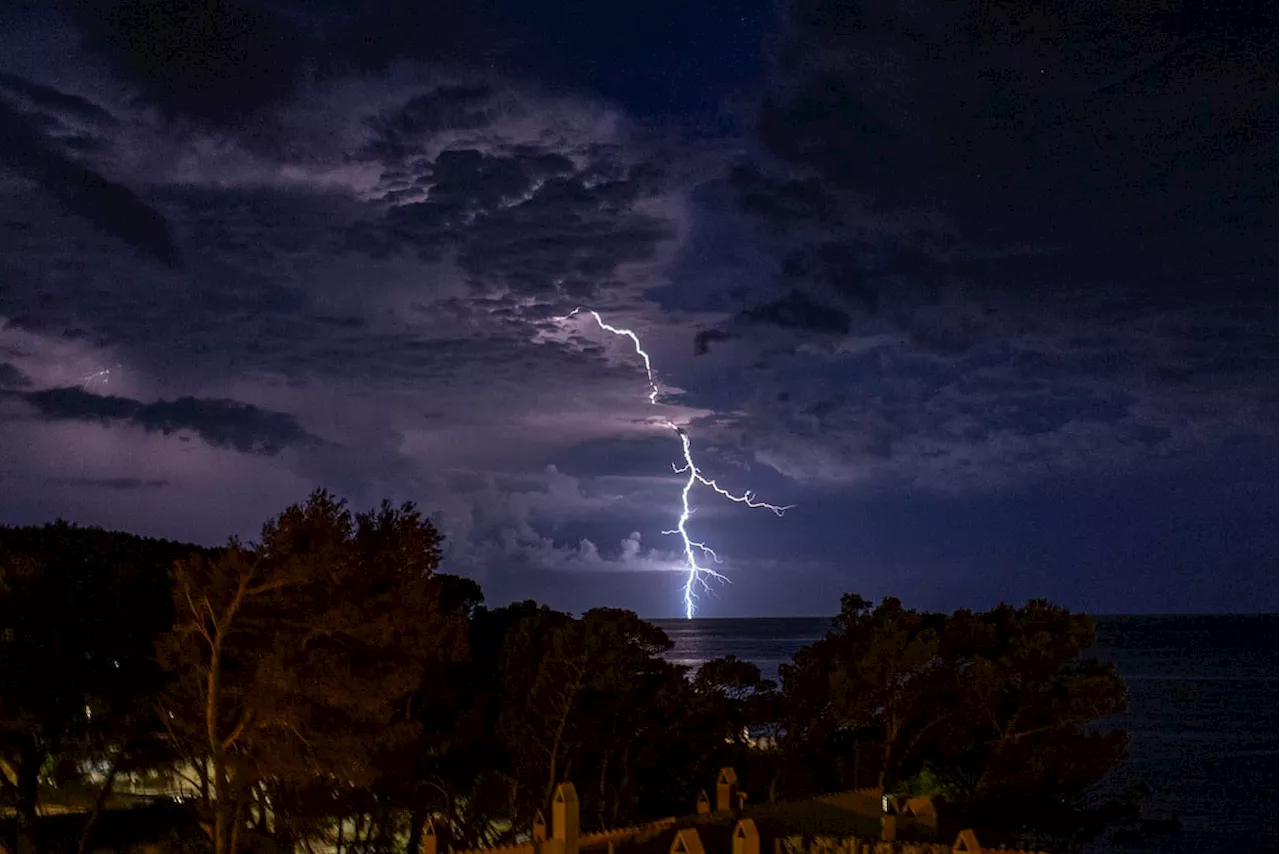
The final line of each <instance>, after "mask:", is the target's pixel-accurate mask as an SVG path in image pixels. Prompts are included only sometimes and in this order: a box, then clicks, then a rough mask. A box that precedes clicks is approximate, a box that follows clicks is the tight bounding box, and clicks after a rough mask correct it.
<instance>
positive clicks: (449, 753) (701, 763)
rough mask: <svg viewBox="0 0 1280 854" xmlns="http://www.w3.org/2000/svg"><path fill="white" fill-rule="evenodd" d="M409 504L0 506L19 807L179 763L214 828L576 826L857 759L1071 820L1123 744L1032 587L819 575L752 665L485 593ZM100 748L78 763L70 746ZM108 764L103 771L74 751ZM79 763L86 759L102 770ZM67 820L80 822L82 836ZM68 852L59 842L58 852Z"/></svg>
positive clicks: (7, 717)
mask: <svg viewBox="0 0 1280 854" xmlns="http://www.w3.org/2000/svg"><path fill="white" fill-rule="evenodd" d="M440 545H441V538H440V535H439V534H438V532H437V531H436V530H435V528H434V527H433V526H432V525H431V523H430V522H429V521H428V520H427V519H425V518H424V517H423V516H422V515H421V514H420V513H419V512H418V510H417V509H416V508H415V507H414V506H413V505H411V504H405V505H401V506H392V505H390V504H387V503H384V504H383V505H381V506H380V507H377V508H375V509H373V510H371V511H369V512H364V513H353V512H351V511H350V510H349V509H348V508H347V507H346V505H345V503H344V502H342V501H341V500H339V499H337V498H336V497H334V496H333V495H331V494H329V493H327V492H323V491H320V492H316V493H314V494H313V495H311V496H310V497H309V498H307V499H306V500H305V501H303V502H301V503H299V504H297V505H294V506H292V507H289V508H287V509H286V510H284V511H283V512H282V513H281V514H279V515H278V516H276V517H275V518H273V519H271V520H269V521H268V522H267V523H266V524H265V525H264V526H263V528H262V533H261V536H260V537H259V539H258V540H257V541H256V542H252V543H242V542H239V541H236V540H231V541H229V542H228V543H227V545H226V546H225V547H223V548H220V549H200V548H196V547H192V546H185V545H181V544H177V543H169V542H164V541H156V540H145V539H142V538H137V537H130V536H129V535H125V534H115V533H110V532H104V531H98V530H94V529H85V528H76V527H74V526H70V525H66V524H65V523H59V524H55V525H49V526H44V527H40V528H9V529H0V772H3V773H0V781H2V782H0V792H3V797H4V799H5V800H4V803H5V804H7V805H10V806H13V807H15V808H16V809H17V814H18V816H19V821H18V824H17V827H18V836H19V839H18V840H15V842H16V844H17V849H18V850H19V852H20V854H36V852H38V851H40V850H41V841H40V838H39V834H38V833H37V828H36V825H37V821H36V807H37V805H38V804H39V803H41V802H42V801H49V802H54V801H57V800H58V799H59V798H63V797H64V796H65V792H64V791H62V790H60V789H58V788H57V787H58V786H59V785H64V784H65V783H66V782H68V781H77V782H78V783H79V784H81V785H82V786H87V787H88V788H89V789H90V790H92V789H93V787H94V786H97V787H98V794H99V795H101V796H102V797H99V798H98V799H97V801H96V806H97V807H98V808H101V807H102V805H103V803H104V801H105V797H106V795H107V794H108V793H109V791H110V786H111V780H112V779H114V774H116V773H117V772H119V771H121V770H125V771H127V770H132V769H136V768H140V767H151V768H154V769H160V770H167V772H168V773H169V774H170V775H171V776H172V777H173V778H174V779H175V780H178V781H180V785H181V788H182V789H183V791H184V792H185V795H186V796H187V797H188V798H189V799H190V802H191V804H192V805H193V808H194V809H195V810H196V812H197V814H198V816H199V818H200V821H202V822H203V824H204V825H205V826H206V827H207V828H208V848H209V849H210V850H211V851H213V852H215V854H240V852H242V851H244V850H246V849H249V848H255V849H260V848H261V846H262V845H264V844H266V842H267V841H269V843H270V845H271V846H273V850H275V851H289V852H293V851H297V850H304V851H310V850H312V848H313V846H314V845H316V844H324V845H326V846H329V847H331V848H333V849H334V850H335V851H336V852H337V854H343V852H347V854H392V852H402V851H407V852H416V851H417V850H418V847H419V843H420V841H421V834H422V829H423V826H424V825H425V823H426V822H427V820H428V819H430V820H431V821H432V823H433V826H434V827H435V831H436V833H437V834H438V836H439V842H440V844H441V845H442V846H443V847H444V848H445V849H447V848H449V847H454V848H470V847H475V846H481V845H489V844H496V843H502V842H507V841H512V840H514V839H516V838H518V837H520V836H521V835H522V834H525V833H528V832H529V830H530V828H531V827H532V825H533V822H534V819H535V816H537V815H538V813H539V812H542V813H544V814H545V813H546V812H547V809H548V807H549V802H550V799H551V796H552V792H553V790H554V788H555V786H556V784H558V783H560V782H562V781H565V780H572V781H573V782H574V783H575V785H576V786H577V790H578V793H579V799H580V804H581V817H582V819H581V820H582V824H583V829H584V830H591V829H602V828H607V827H616V826H620V825H626V824H632V823H635V822H639V821H643V820H648V819H653V818H658V817H662V816H667V815H673V814H682V813H687V812H691V811H693V809H694V797H695V796H696V794H697V792H698V791H699V790H700V789H703V788H705V787H706V785H707V783H708V782H709V781H710V780H711V779H713V778H714V774H715V771H716V769H718V768H720V767H723V766H726V765H732V766H734V767H735V768H737V769H738V772H739V775H740V779H741V781H742V784H743V786H744V788H745V789H746V790H749V791H750V792H752V793H753V800H756V801H758V800H767V801H775V800H787V799H798V798H803V797H806V796H810V795H814V794H818V793H821V792H826V791H834V790H839V789H845V788H854V787H859V786H866V785H881V786H883V787H884V788H885V790H886V791H887V792H889V793H898V794H916V793H926V794H930V795H932V796H933V797H935V798H937V799H939V800H942V801H945V802H946V807H945V809H946V811H947V812H948V813H949V814H953V815H956V816H963V817H964V819H965V820H966V821H968V822H970V823H971V824H974V825H975V826H978V825H980V826H984V827H999V826H1001V825H1002V823H1003V824H1005V825H1008V824H1009V817H1010V816H1011V815H1016V816H1017V822H1016V824H1017V826H1016V827H1005V828H1004V830H1006V831H1009V832H1011V833H1014V834H1016V833H1023V834H1024V835H1025V834H1027V833H1031V832H1035V833H1050V834H1057V835H1059V836H1062V837H1070V836H1077V837H1078V836H1080V835H1081V834H1083V833H1085V832H1086V831H1087V830H1089V829H1090V828H1092V829H1094V830H1096V823H1094V824H1091V823H1090V821H1089V820H1088V815H1089V811H1088V810H1087V809H1086V808H1085V804H1086V802H1085V796H1086V794H1087V793H1088V791H1089V789H1090V787H1091V786H1092V785H1093V784H1094V783H1096V782H1097V781H1098V780H1099V779H1100V778H1101V777H1102V776H1103V775H1104V774H1106V772H1107V771H1108V770H1109V769H1111V768H1112V767H1114V766H1115V764H1116V763H1117V762H1118V761H1119V760H1120V759H1121V758H1122V757H1123V755H1124V749H1125V737H1124V735H1123V733H1119V732H1115V731H1111V732H1104V731H1102V730H1101V729H1099V728H1098V727H1097V723H1098V722H1099V721H1100V720H1102V719H1105V718H1107V717H1109V716H1111V715H1114V714H1115V713H1116V712H1118V711H1120V710H1122V709H1123V706H1124V697H1125V693H1124V685H1123V683H1122V682H1121V680H1120V679H1119V677H1118V676H1117V675H1116V673H1115V671H1114V669H1113V668H1112V667H1111V666H1110V665H1107V664H1103V663H1101V662H1098V661H1097V660H1095V659H1093V658H1090V657H1088V656H1087V655H1086V654H1085V653H1086V651H1087V650H1088V649H1089V647H1090V646H1091V645H1092V644H1093V639H1094V635H1093V624H1092V621H1091V620H1090V619H1089V618H1088V617H1087V616H1085V615H1080V614H1073V613H1070V612H1069V611H1067V610H1066V609H1063V608H1060V607H1057V606H1055V605H1053V604H1051V603H1048V602H1043V601H1033V602H1030V603H1027V604H1026V605H1024V606H1021V607H1014V606H1009V605H1001V606H999V607H997V608H995V609H992V610H990V611H986V612H971V611H966V610H959V611H956V612H955V613H952V614H938V613H927V612H921V611H916V610H913V609H911V608H909V607H906V606H905V605H904V604H903V603H902V602H900V601H898V600H897V599H892V598H889V599H885V600H883V601H882V602H880V603H878V604H875V603H872V602H869V601H867V600H866V599H864V598H862V597H860V596H858V595H856V594H850V595H846V596H845V597H844V598H843V600H842V602H841V610H840V614H839V616H837V617H836V618H835V620H834V621H833V622H832V625H831V629H830V631H829V632H828V633H827V635H826V636H825V637H823V638H821V639H820V640H818V641H816V642H815V643H813V644H811V645H809V646H807V647H805V648H804V649H801V650H799V651H798V652H797V653H796V655H795V657H794V659H793V660H792V661H791V662H789V663H787V664H785V665H783V666H782V667H781V669H780V677H781V679H780V684H775V683H773V682H770V681H766V680H763V679H762V678H761V674H760V670H759V668H758V667H757V666H756V665H755V664H753V663H751V662H749V661H745V660H741V659H738V658H736V657H734V656H727V657H725V658H721V659H717V660H714V661H709V662H706V663H704V664H703V665H702V666H701V667H700V668H698V669H696V670H693V669H691V668H689V667H685V666H681V665H678V664H675V663H672V662H670V661H668V660H666V659H665V658H664V655H666V654H667V653H669V652H670V650H671V648H672V644H671V641H670V639H669V638H668V637H667V636H666V635H665V634H664V633H663V632H662V630H661V629H659V628H658V627H656V626H654V625H652V624H650V623H647V622H645V621H644V620H642V619H640V618H639V617H638V616H636V615H635V614H634V613H632V612H629V611H624V610H618V609H611V608H597V609H593V610H591V611H588V612H586V613H585V614H582V615H581V616H574V615H571V614H565V613H561V612H558V611H555V610H552V609H550V608H548V607H546V606H544V605H539V604H538V603H536V602H532V601H529V602H518V603H513V604H510V605H506V606H504V607H499V608H489V607H486V606H485V604H484V595H483V591H482V590H481V588H480V586H479V585H478V584H476V582H474V581H472V580H470V579H466V578H460V577H457V576H452V575H448V574H445V573H441V572H440V571H439V562H440ZM94 768H96V769H98V771H97V772H96V773H91V769H94ZM104 768H106V769H110V770H109V772H104V771H103V770H102V769H104ZM104 776H105V777H106V780H105V782H104V781H103V778H104ZM91 828H92V821H90V822H88V824H87V825H86V829H85V831H84V834H82V840H81V847H82V848H83V847H84V839H85V837H87V836H88V835H89V833H90V831H91ZM68 854H69V852H68Z"/></svg>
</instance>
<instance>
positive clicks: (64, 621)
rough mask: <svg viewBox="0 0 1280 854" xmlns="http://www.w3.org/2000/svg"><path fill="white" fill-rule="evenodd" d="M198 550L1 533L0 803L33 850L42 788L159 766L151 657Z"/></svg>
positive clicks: (157, 680)
mask: <svg viewBox="0 0 1280 854" xmlns="http://www.w3.org/2000/svg"><path fill="white" fill-rule="evenodd" d="M191 551H192V548H191V547H188V546H185V545H181V544H178V543H173V542H168V541H164V540H153V539H145V538H142V537H135V536H132V535H129V534H121V533H115V532H110V531H103V530H99V529H95V528H81V527H77V526H74V525H70V524H67V523H65V522H57V523H54V524H50V525H44V526H40V527H32V528H0V804H3V805H6V806H10V807H12V808H14V809H15V810H16V812H17V815H18V818H19V823H18V824H19V831H18V832H19V839H18V840H17V843H18V844H17V848H18V850H19V852H33V851H34V850H35V849H36V847H37V839H36V837H35V815H36V806H37V802H38V800H39V798H40V790H41V788H42V787H44V788H47V787H51V786H55V785H58V784H62V785H66V784H70V783H75V782H79V781H82V780H83V778H84V776H85V769H86V767H88V766H90V765H93V766H100V767H101V766H107V767H110V768H111V769H112V770H113V771H114V772H116V773H119V772H121V771H129V770H133V769H136V768H139V767H145V766H147V765H149V764H155V763H159V762H161V761H164V760H165V759H167V756H165V755H163V754H162V753H160V754H159V755H158V752H157V749H156V748H157V742H156V740H155V739H154V738H153V737H152V736H154V735H155V720H154V716H153V715H151V714H150V703H151V698H152V697H153V696H154V694H155V693H156V692H157V691H158V690H159V689H160V688H161V686H162V680H163V674H162V672H161V671H160V670H159V668H158V667H157V666H156V664H155V661H154V658H153V656H152V654H151V649H152V645H153V644H154V642H155V638H156V637H157V636H158V635H159V634H160V633H161V632H163V631H164V630H165V629H166V628H167V627H168V625H169V623H170V620H171V617H170V615H171V613H172V611H171V609H170V608H169V605H168V595H167V590H168V572H167V570H168V566H169V564H170V563H172V561H173V560H174V558H175V557H177V556H179V555H185V554H189V553H190V552H191Z"/></svg>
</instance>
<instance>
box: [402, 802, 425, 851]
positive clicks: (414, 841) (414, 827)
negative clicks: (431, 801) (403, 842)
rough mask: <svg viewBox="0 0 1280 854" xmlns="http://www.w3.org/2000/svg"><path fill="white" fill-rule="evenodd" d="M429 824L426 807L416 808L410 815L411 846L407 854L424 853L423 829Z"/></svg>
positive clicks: (407, 849) (408, 847) (409, 845)
mask: <svg viewBox="0 0 1280 854" xmlns="http://www.w3.org/2000/svg"><path fill="white" fill-rule="evenodd" d="M426 823H427V810H426V808H425V807H415V808H414V809H413V811H412V812H410V813H409V844H408V846H407V848H406V852H405V854H419V852H420V851H422V827H423V825H424V824H426Z"/></svg>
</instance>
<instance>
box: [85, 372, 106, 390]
mask: <svg viewBox="0 0 1280 854" xmlns="http://www.w3.org/2000/svg"><path fill="white" fill-rule="evenodd" d="M99 380H101V381H102V384H103V385H106V384H107V383H109V382H111V369H110V368H106V369H104V370H101V371H95V372H93V373H92V374H89V375H88V376H87V377H81V378H80V383H81V385H80V388H82V389H84V390H85V391H88V390H89V386H91V385H93V384H94V383H95V382H97V381H99Z"/></svg>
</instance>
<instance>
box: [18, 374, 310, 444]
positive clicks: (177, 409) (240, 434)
mask: <svg viewBox="0 0 1280 854" xmlns="http://www.w3.org/2000/svg"><path fill="white" fill-rule="evenodd" d="M6 394H7V396H8V397H11V398H17V399H20V400H22V401H25V402H26V403H28V404H30V405H31V406H33V407H34V408H35V409H36V411H37V413H38V414H39V417H40V418H41V419H43V420H46V421H90V422H97V423H100V424H123V425H129V426H135V427H141V428H143V429H144V430H146V431H147V432H159V433H163V434H165V435H170V434H173V433H177V432H179V431H182V430H190V431H192V432H194V433H195V434H196V435H198V436H199V437H200V438H201V439H203V440H204V441H205V442H206V443H208V444H209V445H212V446H214V447H219V448H232V449H234V450H237V451H240V452H242V453H255V454H266V455H268V456H270V455H273V454H276V453H279V452H280V451H282V450H283V449H285V448H287V447H293V446H304V445H314V444H317V443H318V442H319V441H320V440H318V439H317V438H316V437H314V436H312V435H311V434H309V433H308V432H307V431H306V430H304V429H303V428H302V426H301V425H299V424H298V420H297V419H296V418H295V417H294V416H292V415H289V414H286V413H283V412H271V411H268V410H265V409H261V408H259V407H257V406H253V405H251V404H247V403H240V402H238V401H234V400H209V399H201V398H195V397H181V398H178V399H177V400H157V401H154V402H152V403H143V402H142V401H139V400H132V399H130V398H124V397H111V396H107V395H97V394H91V393H89V392H87V391H84V390H83V389H78V388H53V389H42V390H39V391H28V392H12V391H11V392H7V393H6Z"/></svg>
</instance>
